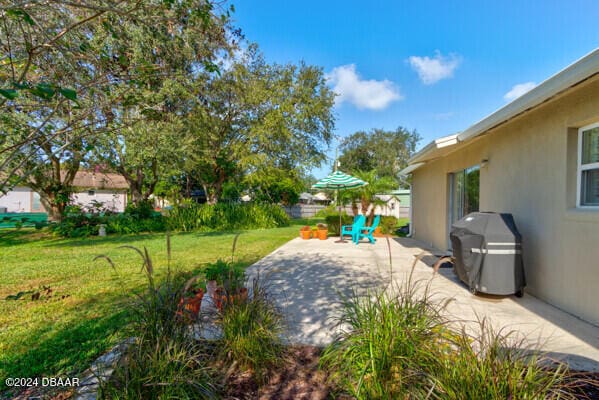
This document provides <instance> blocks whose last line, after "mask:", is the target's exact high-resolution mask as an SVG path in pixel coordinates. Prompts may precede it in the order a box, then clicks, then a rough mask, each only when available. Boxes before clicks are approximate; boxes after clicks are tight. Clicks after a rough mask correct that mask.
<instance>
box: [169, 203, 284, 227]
mask: <svg viewBox="0 0 599 400" xmlns="http://www.w3.org/2000/svg"><path fill="white" fill-rule="evenodd" d="M167 225H168V227H169V228H170V229H171V230H177V231H184V232H188V231H194V230H235V229H260V228H274V227H281V226H287V225H289V217H288V216H287V214H286V213H285V211H284V210H283V209H282V208H281V207H279V206H278V205H274V204H258V203H253V204H236V203H230V204H227V203H218V204H214V205H211V204H197V203H194V202H185V203H183V204H181V205H178V206H175V207H174V208H173V209H172V210H170V211H169V214H168V219H167Z"/></svg>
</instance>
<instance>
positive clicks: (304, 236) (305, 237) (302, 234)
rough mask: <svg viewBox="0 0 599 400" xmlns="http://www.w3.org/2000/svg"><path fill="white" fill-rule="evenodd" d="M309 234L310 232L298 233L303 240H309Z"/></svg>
mask: <svg viewBox="0 0 599 400" xmlns="http://www.w3.org/2000/svg"><path fill="white" fill-rule="evenodd" d="M310 235H311V232H310V231H300V237H301V238H302V239H304V240H306V239H310Z"/></svg>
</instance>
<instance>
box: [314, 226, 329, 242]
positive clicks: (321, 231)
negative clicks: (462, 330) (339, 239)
mask: <svg viewBox="0 0 599 400" xmlns="http://www.w3.org/2000/svg"><path fill="white" fill-rule="evenodd" d="M316 232H317V235H318V239H320V240H327V237H328V231H327V230H326V229H319V230H318V231H316Z"/></svg>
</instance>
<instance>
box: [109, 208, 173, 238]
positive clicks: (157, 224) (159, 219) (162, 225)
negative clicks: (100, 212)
mask: <svg viewBox="0 0 599 400" xmlns="http://www.w3.org/2000/svg"><path fill="white" fill-rule="evenodd" d="M165 229H166V222H165V218H164V217H163V216H162V215H160V213H154V212H153V214H152V215H151V216H150V217H147V218H143V219H140V218H138V217H135V216H133V215H130V214H126V213H125V214H116V215H112V216H110V217H109V218H107V220H106V232H108V233H119V234H128V233H140V232H163V231H164V230H165Z"/></svg>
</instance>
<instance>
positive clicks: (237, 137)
mask: <svg viewBox="0 0 599 400" xmlns="http://www.w3.org/2000/svg"><path fill="white" fill-rule="evenodd" d="M238 57H240V58H238V59H236V60H234V62H233V63H232V64H231V65H230V66H229V67H228V68H226V69H225V70H224V71H223V73H222V74H221V75H220V76H217V77H215V78H214V79H212V80H210V81H208V82H206V85H205V87H202V88H201V89H200V90H199V91H198V93H199V96H200V101H199V102H198V104H197V107H196V108H195V109H194V110H193V111H192V112H191V113H190V115H189V118H188V120H187V121H188V130H189V131H190V132H192V133H193V134H194V135H195V151H194V152H193V153H192V155H191V156H190V160H189V161H188V165H189V167H190V168H191V169H190V170H189V171H187V172H188V173H190V174H193V175H194V177H195V178H196V179H197V180H198V181H199V182H200V184H201V185H202V186H203V188H204V190H205V192H206V195H207V199H208V202H209V203H215V202H217V201H218V199H219V198H220V196H221V194H222V191H223V185H224V184H225V182H227V181H228V180H230V179H233V178H235V179H240V177H244V176H248V175H252V174H259V173H260V171H264V170H272V171H288V172H289V171H292V170H295V169H301V168H307V167H310V166H315V165H319V164H320V163H321V162H322V161H323V160H324V159H325V150H326V147H327V145H328V144H329V143H330V140H331V131H332V128H333V124H334V118H333V115H332V107H333V102H334V95H333V93H332V92H331V90H330V89H329V88H328V86H327V85H326V81H325V78H324V74H323V71H322V69H320V68H316V67H312V66H308V65H305V64H303V63H301V64H299V65H292V64H289V65H277V64H274V65H271V64H267V63H266V62H265V61H264V60H263V58H262V57H261V56H260V55H259V53H258V52H257V49H256V47H255V46H250V47H249V48H248V49H247V51H245V52H244V53H243V54H242V55H241V56H238ZM200 83H201V82H200Z"/></svg>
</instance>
